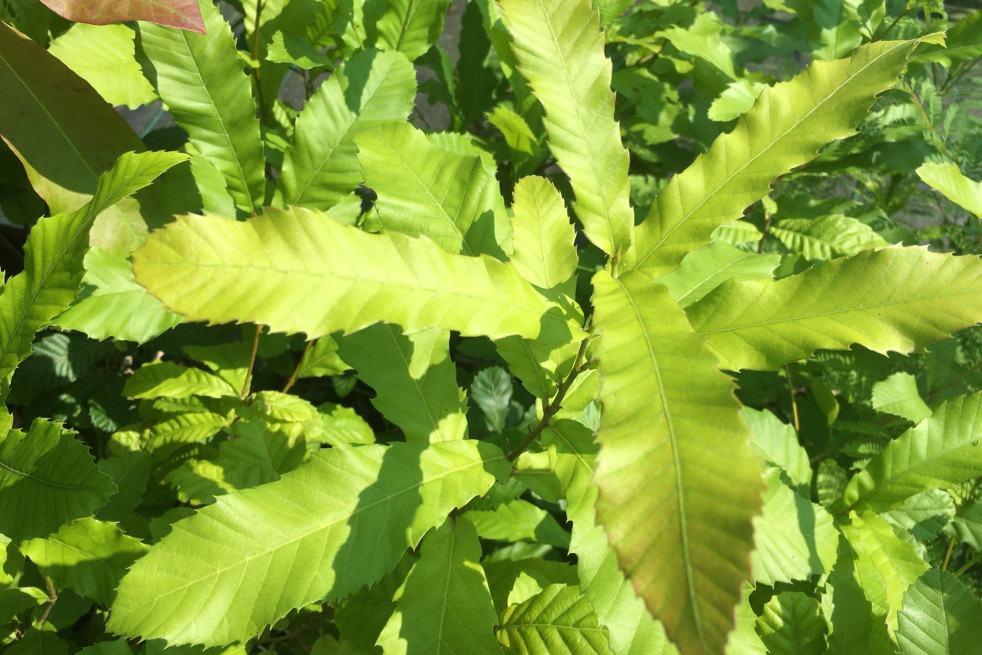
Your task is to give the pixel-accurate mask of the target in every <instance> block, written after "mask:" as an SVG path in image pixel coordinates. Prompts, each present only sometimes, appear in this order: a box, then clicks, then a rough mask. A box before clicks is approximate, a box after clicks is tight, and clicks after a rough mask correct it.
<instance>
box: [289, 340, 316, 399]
mask: <svg viewBox="0 0 982 655" xmlns="http://www.w3.org/2000/svg"><path fill="white" fill-rule="evenodd" d="M313 345H314V342H313V341H308V342H307V344H306V345H305V346H304V347H303V352H302V353H300V361H298V362H297V365H296V367H295V368H294V369H293V373H291V374H290V377H289V378H287V381H286V384H284V385H283V393H286V392H287V391H289V390H290V389H291V388H292V387H293V385H294V384H296V382H297V377H298V376H299V375H300V367H301V366H303V358H304V357H306V356H307V353H308V352H310V348H311V346H313Z"/></svg>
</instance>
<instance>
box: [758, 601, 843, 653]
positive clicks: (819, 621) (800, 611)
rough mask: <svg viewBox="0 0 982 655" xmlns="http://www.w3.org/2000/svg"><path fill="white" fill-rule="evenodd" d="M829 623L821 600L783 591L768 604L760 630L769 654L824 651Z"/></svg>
mask: <svg viewBox="0 0 982 655" xmlns="http://www.w3.org/2000/svg"><path fill="white" fill-rule="evenodd" d="M827 632H828V624H826V623H825V618H824V617H822V609H821V607H819V604H818V601H817V600H815V599H814V598H811V597H810V596H806V595H805V594H803V593H801V592H797V591H788V592H784V593H780V594H778V595H776V596H774V597H773V598H771V599H770V600H769V601H768V602H767V604H765V605H764V613H763V614H762V615H761V616H760V617H759V618H758V619H757V634H759V635H760V639H761V641H763V642H764V645H765V646H767V652H768V653H769V655H812V654H813V653H814V655H822V654H823V653H826V652H828V651H826V650H825V635H826V633H827Z"/></svg>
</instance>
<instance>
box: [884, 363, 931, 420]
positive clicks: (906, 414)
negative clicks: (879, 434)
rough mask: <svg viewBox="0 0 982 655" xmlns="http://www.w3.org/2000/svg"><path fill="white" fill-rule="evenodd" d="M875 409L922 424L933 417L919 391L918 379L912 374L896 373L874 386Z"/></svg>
mask: <svg viewBox="0 0 982 655" xmlns="http://www.w3.org/2000/svg"><path fill="white" fill-rule="evenodd" d="M873 409H876V410H878V411H881V412H886V413H888V414H894V415H895V416H902V417H903V418H905V419H907V420H908V421H913V422H914V423H920V422H921V421H923V420H924V419H926V418H927V417H928V416H930V415H931V408H930V407H928V406H927V403H925V402H924V400H923V399H922V398H921V395H920V392H919V391H918V390H917V378H915V377H914V376H913V375H911V374H910V373H894V374H893V375H891V376H890V377H888V378H887V379H885V380H882V381H880V382H877V383H876V384H874V385H873Z"/></svg>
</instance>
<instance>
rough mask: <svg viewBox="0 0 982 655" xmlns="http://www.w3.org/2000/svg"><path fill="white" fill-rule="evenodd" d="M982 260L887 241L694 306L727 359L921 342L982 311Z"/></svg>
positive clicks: (774, 362) (730, 289)
mask: <svg viewBox="0 0 982 655" xmlns="http://www.w3.org/2000/svg"><path fill="white" fill-rule="evenodd" d="M978 308H982V261H980V260H979V258H977V257H952V256H950V255H942V254H938V253H932V252H930V251H928V250H927V249H926V248H920V247H911V248H901V247H893V248H885V249H883V250H878V251H865V252H862V253H860V254H859V255H856V256H855V257H848V258H843V259H837V260H833V261H831V262H827V263H825V264H822V265H819V266H816V267H814V268H810V269H808V270H806V271H805V272H803V273H799V274H797V275H792V276H789V277H786V278H783V279H781V280H777V281H751V282H738V283H727V284H724V285H723V286H721V287H718V288H717V289H716V290H715V291H713V292H712V293H710V294H709V295H707V296H706V297H705V298H703V299H702V300H700V301H699V302H697V303H695V304H694V305H691V306H689V307H688V308H686V315H687V316H688V318H689V322H690V323H691V324H692V327H693V329H694V330H695V331H696V332H698V333H699V334H702V335H705V336H706V337H708V340H709V345H710V347H711V348H712V349H713V350H714V351H715V352H716V353H717V354H718V355H719V357H720V360H721V364H722V366H723V367H724V368H728V369H731V370H738V369H743V368H750V369H761V370H773V369H777V368H779V367H780V366H781V365H782V364H786V363H788V362H793V361H796V360H798V359H802V358H804V357H807V356H808V355H810V354H812V353H813V352H815V351H816V350H818V349H819V348H840V349H845V348H848V347H849V346H851V345H852V344H854V343H859V344H862V345H864V346H866V347H867V348H869V349H870V350H875V351H877V352H887V351H890V350H895V351H899V352H904V353H906V352H911V351H913V350H915V349H918V348H923V347H924V346H926V345H928V344H930V343H932V342H934V341H937V340H938V339H941V338H942V337H946V336H948V335H950V334H951V333H952V332H954V331H956V330H960V329H962V328H966V327H969V326H971V325H974V324H975V323H977V322H979V321H982V309H978Z"/></svg>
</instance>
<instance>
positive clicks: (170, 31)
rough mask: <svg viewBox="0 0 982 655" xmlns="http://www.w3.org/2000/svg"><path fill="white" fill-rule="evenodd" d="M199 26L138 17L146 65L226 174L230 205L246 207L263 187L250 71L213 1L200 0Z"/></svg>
mask: <svg viewBox="0 0 982 655" xmlns="http://www.w3.org/2000/svg"><path fill="white" fill-rule="evenodd" d="M199 4H200V7H201V15H202V16H203V18H204V25H205V31H204V32H203V33H202V34H194V33H191V32H187V31H184V30H179V29H174V28H171V27H160V26H158V25H153V24H151V23H140V25H139V27H140V31H139V34H140V47H141V48H142V50H143V52H144V54H145V55H146V57H147V59H148V60H149V61H148V62H147V63H146V64H145V67H144V73H145V74H146V75H147V77H148V78H149V79H150V81H151V83H152V84H153V86H154V88H155V89H156V90H157V93H158V94H159V95H160V97H161V99H162V100H163V101H164V103H165V104H166V105H167V108H168V109H169V110H170V113H171V115H172V116H173V117H174V121H175V122H176V123H177V124H178V125H180V126H181V127H182V128H183V129H184V131H186V132H187V133H188V138H189V140H190V143H191V145H193V146H194V147H195V148H196V149H197V150H198V152H200V153H201V154H202V155H203V156H204V157H206V158H207V159H208V161H209V162H211V163H212V164H214V166H215V168H217V169H218V171H219V172H220V173H221V174H222V176H223V177H224V178H225V182H226V183H227V185H228V191H229V193H230V194H231V195H232V198H233V199H234V200H235V206H236V207H238V208H239V210H241V211H242V212H244V213H245V214H252V213H253V212H254V211H255V210H256V209H257V208H259V207H260V206H261V204H262V200H263V193H264V188H265V178H264V176H263V167H264V166H265V161H266V160H265V157H264V155H263V146H262V140H261V139H260V137H259V120H258V119H257V118H256V116H255V112H256V104H255V102H253V99H252V91H251V88H250V83H249V79H248V78H247V77H246V76H245V74H244V73H243V71H242V66H241V65H240V63H239V59H238V57H237V56H236V55H235V43H234V41H233V38H232V30H231V28H229V25H228V23H226V22H225V19H224V18H222V14H221V12H220V11H219V10H218V7H217V6H215V5H213V4H211V2H208V1H207V0H200V3H199Z"/></svg>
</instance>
